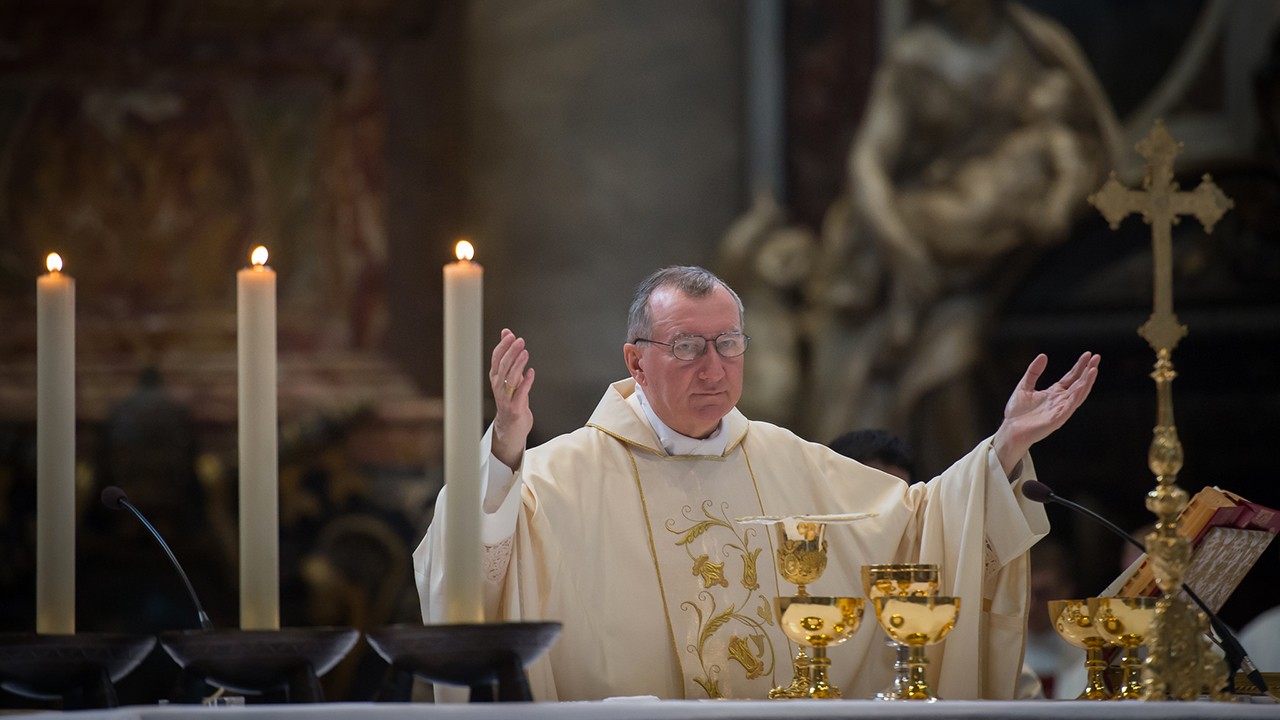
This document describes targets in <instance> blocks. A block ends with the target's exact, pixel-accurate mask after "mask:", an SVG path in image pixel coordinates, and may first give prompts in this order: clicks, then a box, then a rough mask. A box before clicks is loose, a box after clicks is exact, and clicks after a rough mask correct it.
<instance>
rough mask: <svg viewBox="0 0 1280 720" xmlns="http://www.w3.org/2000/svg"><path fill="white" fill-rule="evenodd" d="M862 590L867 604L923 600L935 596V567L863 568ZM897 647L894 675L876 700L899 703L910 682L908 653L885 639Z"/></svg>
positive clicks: (936, 587) (936, 579)
mask: <svg viewBox="0 0 1280 720" xmlns="http://www.w3.org/2000/svg"><path fill="white" fill-rule="evenodd" d="M862 590H863V592H864V593H866V596H867V601H868V602H874V601H875V599H876V598H878V597H927V596H930V595H937V594H938V566H937V565H924V564H920V563H905V564H897V565H863V566H862ZM888 642H889V644H890V645H892V646H894V647H895V648H897V653H898V658H897V661H896V662H895V663H894V664H893V669H894V671H895V676H894V679H893V685H891V686H890V687H889V689H887V690H884V691H882V692H879V693H876V699H877V700H901V699H902V698H903V693H904V692H905V691H906V688H907V686H908V685H909V684H910V683H911V666H910V665H909V664H908V663H909V661H910V659H911V651H910V649H909V648H908V646H906V645H904V644H901V643H898V642H896V641H895V640H894V639H893V638H889V639H888Z"/></svg>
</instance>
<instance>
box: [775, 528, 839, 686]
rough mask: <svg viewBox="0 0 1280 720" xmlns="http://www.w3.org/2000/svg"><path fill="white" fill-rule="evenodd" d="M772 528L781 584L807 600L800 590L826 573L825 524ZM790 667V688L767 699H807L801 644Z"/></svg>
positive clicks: (807, 664) (807, 661) (806, 661)
mask: <svg viewBox="0 0 1280 720" xmlns="http://www.w3.org/2000/svg"><path fill="white" fill-rule="evenodd" d="M774 527H776V528H777V531H778V574H779V575H781V576H782V579H783V580H786V581H787V582H789V583H794V584H795V585H796V594H795V597H798V598H804V597H808V596H809V593H808V591H806V590H805V587H804V586H805V585H809V584H812V583H813V582H814V581H816V580H817V579H818V578H820V577H822V572H823V571H824V570H826V569H827V537H826V536H827V524H826V523H822V522H806V521H798V520H795V519H791V518H788V519H786V520H782V521H779V522H776V523H774ZM781 599H782V598H775V600H781ZM779 617H781V611H779ZM793 639H794V638H793ZM797 643H798V644H799V641H797ZM824 652H825V651H824ZM791 667H792V677H791V684H790V685H785V686H782V687H776V688H774V689H772V690H770V691H769V697H771V698H773V699H775V700H776V699H786V698H806V697H810V694H809V691H810V690H812V689H813V687H814V685H813V679H812V677H811V668H812V658H810V657H809V655H808V653H806V652H805V646H804V645H803V644H800V647H799V648H798V649H797V650H796V656H795V657H794V658H792V660H791Z"/></svg>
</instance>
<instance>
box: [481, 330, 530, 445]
mask: <svg viewBox="0 0 1280 720" xmlns="http://www.w3.org/2000/svg"><path fill="white" fill-rule="evenodd" d="M528 363H529V351H528V350H526V349H525V347H524V338H520V337H516V335H515V333H513V332H511V331H510V330H508V329H506V328H503V329H502V339H501V340H499V341H498V345H497V347H495V348H494V349H493V358H492V361H491V363H490V365H489V387H490V389H492V390H493V400H494V402H495V403H496V404H497V408H498V411H497V414H496V415H495V416H494V419H493V450H492V451H493V456H494V457H496V458H498V459H499V460H501V461H502V462H503V463H504V464H505V465H506V466H507V467H509V468H511V469H512V470H515V469H517V468H519V467H520V458H521V457H523V456H524V446H525V442H526V441H527V440H528V438H529V431H530V430H532V429H533V411H532V410H530V409H529V389H530V388H531V387H533V376H534V372H533V368H529V369H528V370H526V369H525V365H527V364H528Z"/></svg>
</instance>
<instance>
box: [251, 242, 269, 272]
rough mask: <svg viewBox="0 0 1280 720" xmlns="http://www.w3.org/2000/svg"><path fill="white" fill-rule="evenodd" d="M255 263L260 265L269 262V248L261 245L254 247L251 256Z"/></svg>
mask: <svg viewBox="0 0 1280 720" xmlns="http://www.w3.org/2000/svg"><path fill="white" fill-rule="evenodd" d="M250 259H251V260H253V264H254V265H257V266H259V267H261V266H263V265H266V264H267V249H266V248H264V247H262V246H261V245H259V246H258V247H256V248H254V249H253V255H252V256H250Z"/></svg>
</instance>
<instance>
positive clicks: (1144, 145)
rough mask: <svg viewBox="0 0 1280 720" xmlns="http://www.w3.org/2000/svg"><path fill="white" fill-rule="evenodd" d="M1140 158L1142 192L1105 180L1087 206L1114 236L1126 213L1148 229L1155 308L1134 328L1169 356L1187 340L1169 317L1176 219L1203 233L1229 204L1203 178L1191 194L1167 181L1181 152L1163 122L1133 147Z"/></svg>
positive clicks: (1175, 318) (1182, 329) (1171, 315)
mask: <svg viewBox="0 0 1280 720" xmlns="http://www.w3.org/2000/svg"><path fill="white" fill-rule="evenodd" d="M1137 150H1138V153H1139V154H1140V155H1142V157H1144V158H1146V159H1147V168H1146V176H1145V177H1144V178H1143V180H1142V187H1143V189H1142V190H1130V189H1129V188H1126V187H1125V186H1124V185H1121V184H1120V181H1119V180H1117V179H1116V174H1115V172H1114V171H1113V172H1112V173H1111V178H1110V179H1108V180H1107V182H1106V184H1104V185H1103V186H1102V188H1101V189H1099V190H1098V192H1096V193H1094V194H1092V195H1090V196H1089V203H1090V204H1091V205H1093V206H1094V207H1096V208H1098V210H1099V211H1100V212H1101V213H1102V216H1103V217H1105V218H1106V219H1107V222H1109V223H1111V229H1112V230H1117V229H1119V227H1120V221H1121V220H1123V219H1125V218H1126V217H1127V216H1128V215H1129V214H1130V213H1142V219H1143V220H1144V221H1145V222H1146V223H1147V224H1148V225H1150V226H1151V246H1152V252H1153V254H1154V256H1155V308H1154V309H1153V311H1152V313H1151V317H1150V318H1148V319H1147V322H1146V324H1144V325H1143V326H1142V327H1140V328H1138V334H1139V335H1141V336H1142V337H1144V338H1146V340H1147V342H1148V343H1150V344H1151V348H1152V349H1153V350H1155V351H1157V352H1159V351H1160V350H1168V351H1172V350H1173V348H1174V347H1175V346H1176V345H1177V344H1178V341H1179V340H1181V339H1182V338H1183V337H1185V336H1186V334H1187V326H1185V325H1181V324H1179V323H1178V316H1177V315H1175V314H1174V312H1173V233H1172V226H1174V225H1177V224H1178V222H1179V221H1180V220H1181V217H1180V216H1182V215H1195V216H1196V219H1198V220H1199V221H1200V223H1201V224H1202V225H1204V231H1205V232H1206V233H1211V232H1213V226H1214V225H1215V224H1217V222H1218V220H1221V219H1222V216H1223V214H1225V213H1226V212H1227V210H1230V209H1231V208H1232V207H1234V205H1235V203H1233V202H1232V201H1231V199H1230V198H1228V197H1227V196H1226V194H1225V193H1223V192H1222V189H1221V188H1219V187H1218V186H1217V185H1214V184H1213V179H1212V178H1210V177H1209V175H1208V173H1206V174H1205V175H1204V177H1203V179H1202V181H1201V183H1200V185H1199V186H1198V187H1196V189H1195V190H1193V191H1191V192H1184V191H1182V190H1179V189H1178V183H1176V182H1174V181H1173V159H1174V158H1175V157H1177V156H1178V155H1179V154H1180V153H1181V152H1182V143H1180V142H1177V141H1175V140H1174V139H1173V136H1172V135H1170V134H1169V131H1168V129H1166V128H1165V126H1164V122H1163V121H1160V120H1156V124H1155V126H1154V127H1152V128H1151V133H1150V134H1149V135H1147V137H1146V138H1145V139H1143V140H1142V141H1141V142H1139V143H1138V145H1137Z"/></svg>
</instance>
